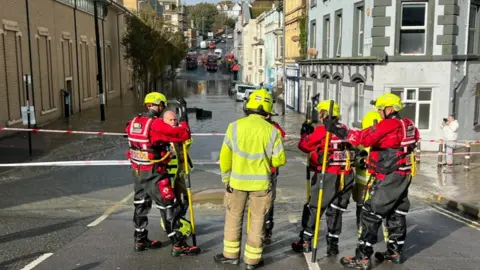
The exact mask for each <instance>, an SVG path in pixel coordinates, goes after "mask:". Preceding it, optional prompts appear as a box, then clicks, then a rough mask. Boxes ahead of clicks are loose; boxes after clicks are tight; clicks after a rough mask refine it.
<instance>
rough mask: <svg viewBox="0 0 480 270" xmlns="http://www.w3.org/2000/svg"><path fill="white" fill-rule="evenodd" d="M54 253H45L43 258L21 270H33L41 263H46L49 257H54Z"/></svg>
mask: <svg viewBox="0 0 480 270" xmlns="http://www.w3.org/2000/svg"><path fill="white" fill-rule="evenodd" d="M52 255H53V253H45V254H43V255H42V256H40V257H38V258H37V259H36V260H34V261H33V262H31V263H29V264H27V265H26V266H25V267H23V268H22V269H21V270H30V269H33V268H34V267H35V266H37V265H39V264H40V263H41V262H43V261H45V260H46V259H47V258H48V257H50V256H52Z"/></svg>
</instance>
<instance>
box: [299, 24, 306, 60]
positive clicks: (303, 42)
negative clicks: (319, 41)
mask: <svg viewBox="0 0 480 270" xmlns="http://www.w3.org/2000/svg"><path fill="white" fill-rule="evenodd" d="M299 23H300V41H299V42H300V56H301V57H304V56H305V55H306V53H307V49H308V48H307V41H308V29H307V16H305V15H303V16H302V17H300V21H299Z"/></svg>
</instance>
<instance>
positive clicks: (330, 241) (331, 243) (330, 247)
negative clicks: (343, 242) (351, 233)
mask: <svg viewBox="0 0 480 270" xmlns="http://www.w3.org/2000/svg"><path fill="white" fill-rule="evenodd" d="M338 253H339V251H338V238H334V237H327V256H335V255H337V254H338Z"/></svg>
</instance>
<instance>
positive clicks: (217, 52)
mask: <svg viewBox="0 0 480 270" xmlns="http://www.w3.org/2000/svg"><path fill="white" fill-rule="evenodd" d="M213 53H214V54H215V55H216V56H217V57H218V59H221V58H222V54H223V51H222V49H215V51H214V52H213Z"/></svg>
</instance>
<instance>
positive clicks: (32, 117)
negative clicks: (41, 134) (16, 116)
mask: <svg viewBox="0 0 480 270" xmlns="http://www.w3.org/2000/svg"><path fill="white" fill-rule="evenodd" d="M21 110H22V120H23V125H25V126H26V125H28V114H30V125H35V124H36V121H35V108H34V107H33V106H30V110H29V109H28V107H27V106H22V108H21Z"/></svg>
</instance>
